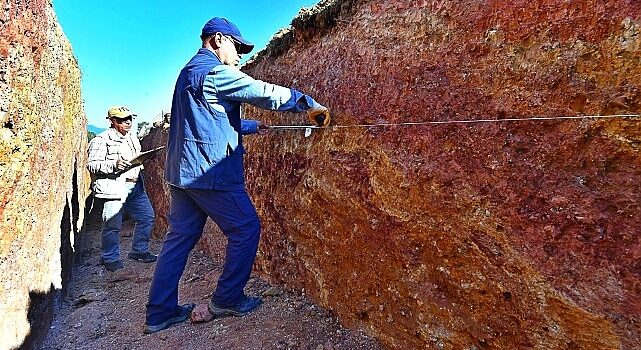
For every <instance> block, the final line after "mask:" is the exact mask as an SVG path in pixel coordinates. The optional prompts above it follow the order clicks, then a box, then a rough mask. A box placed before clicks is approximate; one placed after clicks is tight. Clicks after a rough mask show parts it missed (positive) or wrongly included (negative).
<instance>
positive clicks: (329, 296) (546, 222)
mask: <svg viewBox="0 0 641 350" xmlns="http://www.w3.org/2000/svg"><path fill="white" fill-rule="evenodd" d="M322 5H323V6H320V7H319V8H318V9H317V11H316V12H308V13H303V14H302V15H301V16H300V17H298V18H296V19H295V20H294V22H293V24H294V29H293V32H290V33H289V34H285V35H284V36H282V37H281V38H280V39H276V40H274V41H273V42H272V45H271V46H270V47H269V49H268V50H266V51H265V52H263V53H262V54H261V55H259V56H258V57H257V58H256V59H255V60H254V61H253V62H251V63H249V64H248V65H247V66H246V67H245V68H244V70H245V71H246V72H247V73H249V74H250V75H252V76H254V77H256V78H260V79H263V80H266V81H270V82H274V83H278V84H281V85H285V86H293V87H296V88H298V89H300V90H302V91H304V92H307V93H309V94H310V95H312V96H313V97H314V98H316V99H317V100H318V101H320V102H321V103H323V104H325V105H327V106H328V107H329V108H330V109H331V110H332V112H333V114H334V117H335V123H336V124H337V125H355V124H372V123H374V124H378V123H400V122H427V121H454V120H466V119H505V118H515V117H533V116H574V115H610V114H628V113H637V112H638V111H639V103H640V102H639V98H640V97H641V95H640V90H639V89H640V87H641V46H640V45H641V36H640V35H639V30H640V28H641V3H640V2H636V1H626V0H601V1H549V0H546V1H543V0H528V1H524V0H516V1H510V2H505V1H484V2H479V1H418V0H413V1H408V0H402V1H401V0H389V1H384V2H382V1H366V0H362V1H358V0H355V1H328V2H324V3H323V4H322ZM241 29H242V28H241ZM292 33H293V34H292ZM246 35H247V36H248V37H250V38H251V33H246ZM245 116H246V117H247V118H252V119H259V120H264V121H266V122H268V123H270V124H292V123H294V124H303V123H305V122H306V119H305V117H304V116H303V115H291V114H277V113H273V112H264V111H259V110H257V109H255V108H246V109H245ZM246 143H247V149H248V154H247V155H246V169H247V171H246V175H247V187H248V190H249V192H250V194H251V196H252V198H253V199H254V201H255V204H256V206H257V208H258V210H259V214H260V217H261V220H262V224H263V235H262V241H261V246H260V251H259V259H258V261H257V270H258V271H259V273H261V274H262V275H263V276H265V277H266V278H268V279H269V280H271V281H272V282H274V283H279V284H284V285H287V286H289V287H290V288H293V289H298V290H304V292H305V293H306V294H307V295H309V296H311V297H312V298H314V299H315V300H316V301H317V302H319V303H320V304H321V305H323V306H326V307H328V308H331V309H332V310H333V311H334V312H335V313H336V314H337V315H338V316H339V317H340V318H341V320H342V321H343V322H344V323H345V324H346V325H349V326H352V327H360V328H364V329H366V330H367V331H368V332H370V333H371V334H373V335H375V336H376V337H378V338H379V339H380V340H381V341H382V342H383V343H384V344H386V346H387V347H388V348H390V349H424V348H428V349H531V348H533V349H637V348H640V347H641V341H640V340H639V339H641V326H640V323H639V322H640V321H641V239H640V238H639V237H640V236H639V232H641V209H640V207H639V206H640V204H641V189H640V188H639V186H640V184H641V155H640V153H639V148H640V147H641V123H640V121H639V119H638V118H636V119H625V118H616V119H599V120H564V121H536V122H534V121H533V122H502V123H480V124H447V125H427V126H403V127H372V128H330V129H327V130H321V131H315V132H314V133H313V134H312V135H311V136H310V137H308V138H305V137H303V132H302V131H272V132H270V133H269V134H267V135H263V136H252V137H247V138H246ZM157 211H158V210H157ZM205 237H206V238H205V240H212V239H213V240H216V239H218V240H220V239H221V236H220V234H219V233H215V232H213V231H209V233H208V234H206V235H205Z"/></svg>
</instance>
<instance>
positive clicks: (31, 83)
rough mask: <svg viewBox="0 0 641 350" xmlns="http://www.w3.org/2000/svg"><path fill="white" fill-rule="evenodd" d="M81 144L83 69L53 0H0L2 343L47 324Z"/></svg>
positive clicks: (76, 200)
mask: <svg viewBox="0 0 641 350" xmlns="http://www.w3.org/2000/svg"><path fill="white" fill-rule="evenodd" d="M86 148H87V132H86V119H85V115H84V111H83V107H82V98H81V96H80V69H79V68H78V63H77V62H76V59H75V57H74V56H73V53H72V49H71V46H70V45H69V42H68V40H67V38H66V37H65V35H64V33H63V32H62V30H61V28H60V25H59V24H58V21H57V19H56V16H55V14H54V12H53V8H52V5H51V1H47V0H26V1H25V0H21V1H14V0H8V1H7V0H0V348H2V349H8V348H13V347H17V346H20V345H21V344H22V343H23V340H24V339H25V337H27V336H30V337H31V343H29V344H31V345H33V344H37V338H38V337H42V336H43V335H44V334H46V332H47V331H48V329H49V327H48V322H49V321H48V320H50V317H51V310H52V308H53V305H52V304H51V303H52V300H53V299H52V295H53V293H52V292H53V290H54V288H55V289H58V290H60V289H61V288H62V287H63V284H66V282H67V281H66V280H65V279H67V278H69V276H70V273H71V272H70V268H71V260H72V249H73V245H74V236H75V234H77V233H78V231H79V227H80V226H81V222H82V220H83V214H82V213H83V208H84V198H86V196H87V194H88V185H87V183H88V179H87V177H86V176H85V174H86V170H85V166H86ZM31 345H27V344H25V348H30V346H31Z"/></svg>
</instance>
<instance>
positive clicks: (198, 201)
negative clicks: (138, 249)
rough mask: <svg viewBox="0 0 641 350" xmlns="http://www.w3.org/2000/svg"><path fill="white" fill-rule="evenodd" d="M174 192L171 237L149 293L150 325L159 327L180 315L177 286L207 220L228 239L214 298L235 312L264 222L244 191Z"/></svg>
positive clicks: (254, 256)
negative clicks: (232, 308)
mask: <svg viewBox="0 0 641 350" xmlns="http://www.w3.org/2000/svg"><path fill="white" fill-rule="evenodd" d="M170 192H171V200H170V207H169V232H167V237H166V238H165V241H164V242H163V245H162V250H161V252H160V255H159V256H158V261H157V262H156V270H155V272H154V277H153V280H152V282H151V288H150V290H149V302H148V304H147V324H148V325H156V324H160V323H162V322H164V321H165V320H167V319H168V318H171V317H173V316H174V315H175V313H176V311H177V310H178V282H179V280H180V277H181V276H182V273H183V271H184V269H185V265H186V264H187V256H188V255H189V252H190V251H191V250H192V249H193V248H194V246H195V245H196V243H198V240H199V239H200V237H201V236H202V233H203V227H204V226H205V221H206V220H207V217H210V218H211V219H212V220H213V221H214V222H215V223H216V224H217V225H218V227H219V228H220V229H221V231H222V232H223V233H224V234H225V236H226V237H227V250H226V255H225V263H224V267H223V272H222V274H221V276H220V278H219V279H218V284H217V286H216V291H215V292H214V295H213V296H212V299H213V300H214V302H216V304H218V305H223V306H232V305H235V304H236V303H238V302H240V301H241V300H242V298H243V296H244V294H243V289H244V288H245V285H246V284H247V281H248V280H249V276H250V274H251V271H252V267H253V265H254V260H255V259H256V252H257V251H258V241H259V238H260V221H259V219H258V214H257V213H256V208H255V207H254V205H253V203H252V202H251V199H250V198H249V196H248V195H247V192H246V191H245V189H244V187H240V188H238V189H237V190H229V191H216V190H202V189H182V188H178V187H174V186H170Z"/></svg>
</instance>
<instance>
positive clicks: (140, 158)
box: [129, 146, 165, 165]
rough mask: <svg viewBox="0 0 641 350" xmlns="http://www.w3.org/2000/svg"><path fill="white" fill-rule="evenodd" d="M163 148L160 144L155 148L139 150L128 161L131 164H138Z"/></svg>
mask: <svg viewBox="0 0 641 350" xmlns="http://www.w3.org/2000/svg"><path fill="white" fill-rule="evenodd" d="M163 148H165V146H160V147H157V148H153V149H150V150H148V151H144V152H140V154H138V155H137V156H135V157H134V158H133V159H132V160H130V161H129V163H131V165H140V164H142V162H144V161H146V160H148V159H150V158H152V157H153V156H155V155H156V153H158V151H160V150H161V149H163Z"/></svg>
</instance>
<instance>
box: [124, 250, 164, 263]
mask: <svg viewBox="0 0 641 350" xmlns="http://www.w3.org/2000/svg"><path fill="white" fill-rule="evenodd" d="M129 259H134V260H136V261H140V262H144V263H152V262H154V261H156V260H158V256H157V255H153V254H151V253H150V252H144V253H136V252H129Z"/></svg>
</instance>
